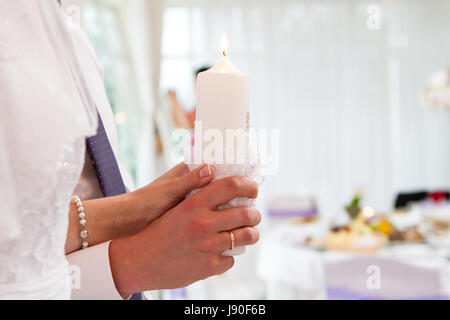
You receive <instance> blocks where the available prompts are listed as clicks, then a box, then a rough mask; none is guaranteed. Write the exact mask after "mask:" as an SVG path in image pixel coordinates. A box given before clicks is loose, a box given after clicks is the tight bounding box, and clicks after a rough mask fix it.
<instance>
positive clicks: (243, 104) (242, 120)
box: [196, 36, 250, 152]
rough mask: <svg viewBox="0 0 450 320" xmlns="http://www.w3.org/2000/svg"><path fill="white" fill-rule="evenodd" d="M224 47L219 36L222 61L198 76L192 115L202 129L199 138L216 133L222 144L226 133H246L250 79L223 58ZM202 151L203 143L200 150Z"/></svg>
mask: <svg viewBox="0 0 450 320" xmlns="http://www.w3.org/2000/svg"><path fill="white" fill-rule="evenodd" d="M227 46H228V45H227V40H226V37H225V36H223V38H222V53H223V58H222V59H221V60H220V61H219V62H218V63H217V64H216V65H215V66H213V67H212V68H211V69H209V70H207V71H204V72H201V73H200V74H199V75H198V79H197V111H196V120H197V121H198V122H201V125H202V131H203V132H202V133H201V134H202V136H203V133H204V132H205V131H206V130H208V129H217V130H219V131H220V132H221V134H222V137H223V142H224V144H225V143H226V130H227V129H234V130H236V129H242V130H244V131H247V132H248V129H249V121H250V120H249V119H250V113H249V111H250V110H249V105H250V103H249V97H250V77H249V76H248V75H247V74H245V73H242V72H241V71H239V70H238V69H237V68H235V67H234V66H233V65H232V64H231V62H230V60H229V59H228V57H227V54H226V53H227ZM205 147H206V145H205V143H203V148H202V149H204V148H205ZM233 152H234V151H233Z"/></svg>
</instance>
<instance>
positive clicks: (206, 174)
mask: <svg viewBox="0 0 450 320" xmlns="http://www.w3.org/2000/svg"><path fill="white" fill-rule="evenodd" d="M199 175H200V178H206V177H209V176H210V175H211V169H210V168H209V165H206V166H205V167H203V168H202V170H200V172H199Z"/></svg>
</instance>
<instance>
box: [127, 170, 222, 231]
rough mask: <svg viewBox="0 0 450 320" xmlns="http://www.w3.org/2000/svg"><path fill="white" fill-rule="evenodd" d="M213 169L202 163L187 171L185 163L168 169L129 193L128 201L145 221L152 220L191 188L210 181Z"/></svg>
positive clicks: (170, 207)
mask: <svg viewBox="0 0 450 320" xmlns="http://www.w3.org/2000/svg"><path fill="white" fill-rule="evenodd" d="M214 173H215V169H214V166H212V165H208V164H205V165H202V166H200V167H199V168H196V169H195V170H192V171H189V168H188V166H187V165H186V164H185V163H180V164H179V165H177V166H175V167H174V168H172V169H171V170H170V171H168V172H167V173H165V174H164V175H162V176H161V177H159V178H158V179H156V180H155V181H153V182H152V183H150V184H149V185H147V186H145V187H143V188H141V189H138V190H136V191H134V192H132V193H130V194H129V195H130V198H129V199H130V201H133V202H135V203H134V204H133V206H135V208H136V210H138V211H139V212H140V213H141V214H142V215H143V216H142V218H143V220H144V221H147V223H150V222H152V221H153V220H155V219H156V218H158V217H160V216H161V215H163V214H164V213H166V212H167V211H168V210H170V209H172V208H173V207H175V206H176V205H177V204H178V203H180V202H181V201H182V200H183V199H184V198H185V196H186V194H188V193H189V192H190V191H191V190H194V189H196V188H201V187H203V186H205V185H207V184H208V183H210V182H211V181H212V179H213V177H214Z"/></svg>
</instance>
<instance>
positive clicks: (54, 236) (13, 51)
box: [0, 0, 97, 299]
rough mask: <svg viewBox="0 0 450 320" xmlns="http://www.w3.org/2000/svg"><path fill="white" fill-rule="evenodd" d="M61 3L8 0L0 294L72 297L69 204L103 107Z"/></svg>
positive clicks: (1, 116) (0, 105)
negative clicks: (94, 95)
mask: <svg viewBox="0 0 450 320" xmlns="http://www.w3.org/2000/svg"><path fill="white" fill-rule="evenodd" d="M87 88H88V86H87V85H86V82H85V80H84V78H83V76H82V71H81V70H80V68H79V64H78V58H77V56H76V53H75V51H74V48H73V43H72V39H71V36H70V33H69V32H68V30H67V25H66V22H65V20H64V19H63V17H62V15H61V12H60V10H59V7H58V6H57V4H56V1H48V0H15V1H3V0H0V299H67V298H70V288H69V286H68V284H69V270H68V264H67V261H66V259H65V254H64V244H65V240H66V232H67V223H68V218H67V215H68V207H69V203H70V197H71V194H72V192H73V190H74V188H75V186H76V183H77V180H78V178H79V175H80V172H81V170H82V167H83V163H84V156H85V143H84V139H85V137H86V136H89V135H92V134H94V133H95V129H96V125H97V123H96V111H95V107H94V106H95V104H94V103H92V97H91V96H90V93H89V91H88V90H87Z"/></svg>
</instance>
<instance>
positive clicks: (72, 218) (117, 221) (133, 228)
mask: <svg viewBox="0 0 450 320" xmlns="http://www.w3.org/2000/svg"><path fill="white" fill-rule="evenodd" d="M138 205H139V204H138V201H137V199H134V198H133V194H132V193H128V194H123V195H120V196H115V197H107V198H99V199H93V200H86V201H83V207H84V212H85V214H86V218H85V219H86V229H87V231H88V234H89V235H88V242H89V246H93V245H96V244H99V243H102V242H106V241H109V240H114V239H119V238H122V237H125V236H128V235H132V234H136V233H138V232H139V231H141V230H142V229H143V228H145V226H146V225H147V224H148V219H146V217H145V216H144V215H143V214H142V210H139V209H138V208H137V206H138ZM80 231H81V225H80V218H79V216H78V209H77V207H76V205H75V204H74V203H71V204H70V210H69V227H68V231H67V238H66V246H65V251H66V254H68V253H71V252H74V251H77V250H79V249H81V238H80Z"/></svg>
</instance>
